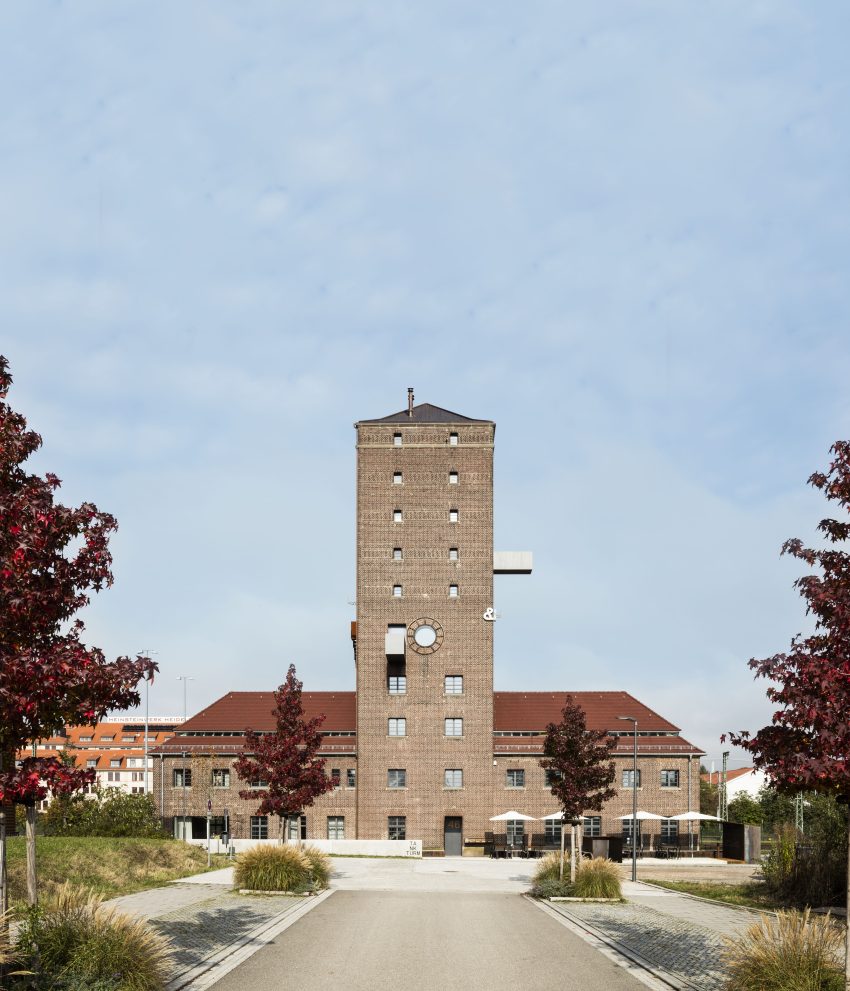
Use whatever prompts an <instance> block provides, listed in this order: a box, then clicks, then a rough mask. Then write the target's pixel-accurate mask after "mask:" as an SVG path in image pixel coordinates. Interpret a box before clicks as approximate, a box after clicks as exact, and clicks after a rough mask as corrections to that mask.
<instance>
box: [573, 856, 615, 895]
mask: <svg viewBox="0 0 850 991" xmlns="http://www.w3.org/2000/svg"><path fill="white" fill-rule="evenodd" d="M575 893H576V895H577V896H578V897H579V898H622V891H621V889H620V871H619V868H618V867H617V865H616V864H615V863H614V861H613V860H608V858H607V857H594V858H593V860H582V861H580V862H579V865H578V870H577V871H576V883H575Z"/></svg>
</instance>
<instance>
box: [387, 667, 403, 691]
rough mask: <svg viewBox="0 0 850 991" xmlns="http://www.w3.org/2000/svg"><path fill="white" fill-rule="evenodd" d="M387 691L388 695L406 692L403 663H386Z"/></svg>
mask: <svg viewBox="0 0 850 991" xmlns="http://www.w3.org/2000/svg"><path fill="white" fill-rule="evenodd" d="M387 692H388V693H389V694H390V695H406V694H407V674H406V668H405V666H404V665H403V664H388V665H387Z"/></svg>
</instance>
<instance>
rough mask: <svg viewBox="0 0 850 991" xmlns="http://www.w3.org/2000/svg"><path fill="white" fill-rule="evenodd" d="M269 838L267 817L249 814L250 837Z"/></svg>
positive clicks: (257, 838)
mask: <svg viewBox="0 0 850 991" xmlns="http://www.w3.org/2000/svg"><path fill="white" fill-rule="evenodd" d="M268 838H269V817H268V816H251V839H252V840H267V839H268Z"/></svg>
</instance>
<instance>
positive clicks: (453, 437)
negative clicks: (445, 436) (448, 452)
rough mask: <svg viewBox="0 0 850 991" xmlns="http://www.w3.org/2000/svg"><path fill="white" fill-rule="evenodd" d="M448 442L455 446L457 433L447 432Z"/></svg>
mask: <svg viewBox="0 0 850 991" xmlns="http://www.w3.org/2000/svg"><path fill="white" fill-rule="evenodd" d="M449 444H451V446H452V447H457V434H449Z"/></svg>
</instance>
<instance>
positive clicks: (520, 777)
mask: <svg viewBox="0 0 850 991" xmlns="http://www.w3.org/2000/svg"><path fill="white" fill-rule="evenodd" d="M505 787H506V788H525V771H524V770H523V768H521V767H509V768H508V769H507V770H506V771H505Z"/></svg>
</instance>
